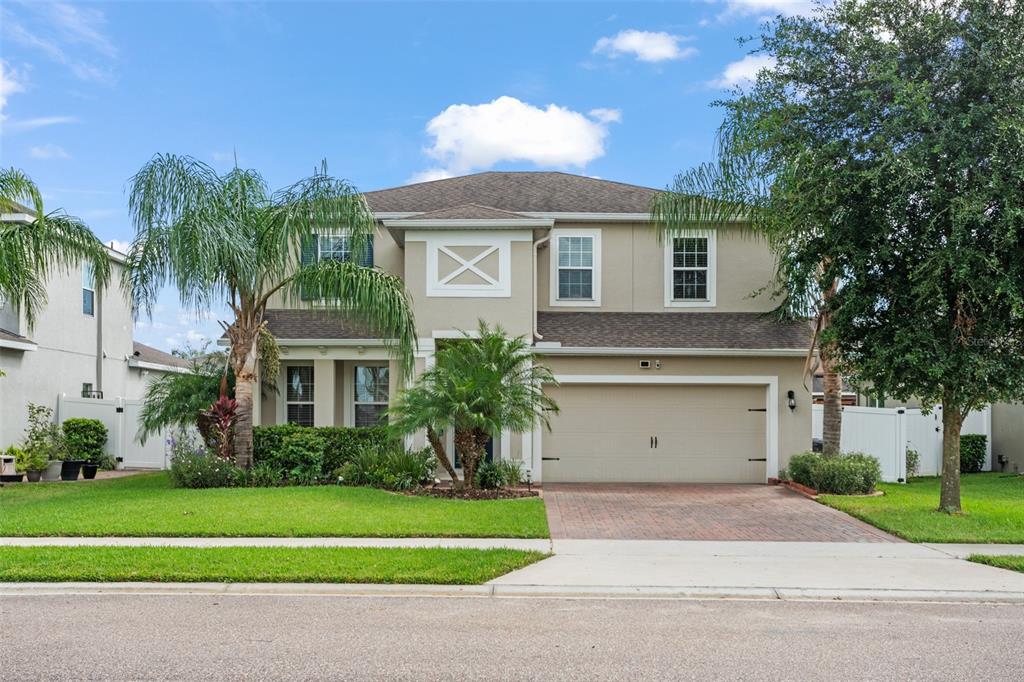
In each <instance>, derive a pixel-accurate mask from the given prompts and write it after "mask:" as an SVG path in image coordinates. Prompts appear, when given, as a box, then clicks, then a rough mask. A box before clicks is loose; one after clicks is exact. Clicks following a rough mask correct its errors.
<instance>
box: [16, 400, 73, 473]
mask: <svg viewBox="0 0 1024 682" xmlns="http://www.w3.org/2000/svg"><path fill="white" fill-rule="evenodd" d="M24 449H26V450H30V451H34V452H36V453H37V454H38V455H39V456H40V457H43V458H44V459H46V461H47V462H48V464H47V466H46V471H45V472H44V473H43V480H44V481H56V480H57V479H58V478H59V477H60V476H61V473H62V472H63V467H64V462H63V460H64V459H65V454H64V452H65V451H64V433H63V432H62V431H61V428H60V426H58V425H57V424H54V423H53V410H51V409H50V408H49V407H44V406H43V405H36V404H35V403H29V404H28V427H27V428H26V429H25V442H24ZM77 477H78V474H77V472H76V473H75V478H77Z"/></svg>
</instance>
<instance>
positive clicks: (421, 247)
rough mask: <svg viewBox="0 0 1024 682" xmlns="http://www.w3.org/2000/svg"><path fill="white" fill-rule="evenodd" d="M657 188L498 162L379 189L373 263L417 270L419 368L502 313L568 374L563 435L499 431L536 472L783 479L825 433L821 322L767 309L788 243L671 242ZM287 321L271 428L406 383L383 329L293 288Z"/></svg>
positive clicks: (340, 251)
mask: <svg viewBox="0 0 1024 682" xmlns="http://www.w3.org/2000/svg"><path fill="white" fill-rule="evenodd" d="M655 192H656V191H655V190H653V189H649V188H646V187H638V186H634V185H628V184H622V183H617V182H610V181H607V180H601V179H595V178H588V177H581V176H577V175H569V174H565V173H553V172H525V173H499V172H491V173H479V174H475V175H469V176H464V177H456V178H450V179H445V180H437V181H433V182H424V183H418V184H414V185H409V186H404V187H397V188H394V189H385V190H380V191H374V192H369V193H367V194H366V199H367V201H368V202H369V205H370V207H371V209H372V210H373V212H374V214H375V216H376V218H377V220H378V223H379V227H378V230H377V233H376V235H375V237H374V242H373V250H372V254H371V256H370V259H371V260H372V264H373V266H374V267H378V268H382V269H384V270H387V271H389V272H392V273H395V274H397V275H400V276H401V277H403V278H404V280H405V282H406V285H407V287H408V290H409V292H410V294H411V297H412V301H413V305H414V312H415V315H416V323H417V329H418V332H419V334H418V336H419V340H418V351H417V359H416V362H417V369H418V370H419V371H422V370H423V369H424V368H426V367H429V366H430V365H431V363H432V362H433V355H434V349H435V347H436V344H437V342H438V340H439V339H446V338H453V337H459V336H461V333H460V330H473V329H475V328H476V326H477V321H478V319H483V320H486V321H487V322H489V323H491V324H500V325H501V326H502V327H504V328H505V330H507V331H508V332H509V333H510V334H513V335H517V336H519V335H522V336H525V337H527V338H528V339H531V340H532V341H533V349H534V353H535V355H536V358H537V360H538V361H539V362H544V363H546V364H547V365H548V366H549V367H550V368H551V369H552V371H553V372H554V374H555V376H556V377H557V379H558V382H559V383H558V385H557V386H551V387H550V388H549V391H550V394H551V396H552V397H553V398H554V399H555V400H556V401H557V403H558V404H559V406H560V408H561V412H560V414H558V415H557V416H555V417H554V418H553V420H552V429H551V431H550V432H548V431H543V430H541V429H540V428H538V429H537V430H535V431H533V432H531V433H524V434H514V433H504V434H501V435H500V437H498V438H495V441H494V443H493V454H494V456H496V457H499V458H504V457H510V458H514V459H519V460H522V461H523V463H524V466H525V467H526V468H528V469H529V471H530V474H531V476H532V479H533V480H534V481H541V480H543V481H549V482H554V481H694V482H750V483H755V482H765V481H766V479H768V478H769V477H773V476H776V475H777V473H778V471H779V469H780V468H781V467H783V466H785V465H786V463H787V461H788V458H789V456H790V455H791V454H793V453H796V452H799V451H802V450H807V449H808V448H809V446H810V419H811V411H810V404H811V401H810V395H809V393H808V392H807V390H806V388H805V387H804V385H805V381H804V377H803V368H804V364H805V357H806V353H807V346H808V343H809V341H810V338H809V336H810V335H809V329H808V326H807V325H805V324H802V323H791V324H779V323H776V322H773V321H771V320H770V319H769V318H768V317H767V316H765V315H764V313H766V312H768V311H770V310H771V309H772V308H773V307H775V305H776V303H775V302H774V301H772V299H771V297H770V293H769V292H770V291H771V290H772V288H773V287H772V286H771V284H772V280H773V274H774V261H773V257H772V255H771V253H770V252H769V249H768V248H767V246H766V245H765V244H764V243H763V242H762V241H760V240H759V239H758V238H757V237H756V236H754V235H752V234H751V233H750V231H749V230H743V229H741V228H740V227H739V226H737V227H736V228H729V229H719V230H702V231H695V232H693V233H692V234H688V235H687V236H685V237H681V238H675V239H671V240H661V239H659V237H658V234H657V233H656V231H655V229H654V228H653V227H652V225H651V223H650V216H649V213H648V210H649V206H650V203H651V199H652V197H653V196H654V195H655ZM316 251H317V254H316V257H318V258H346V257H348V249H347V242H346V239H345V236H344V234H341V233H338V234H322V235H318V238H317V249H316ZM267 320H268V326H269V328H270V330H271V332H272V333H273V334H274V335H275V336H276V337H277V339H278V341H279V344H280V345H281V347H282V363H281V374H280V377H279V378H278V381H279V388H280V391H279V392H278V393H277V394H276V395H271V396H264V397H263V398H262V400H261V401H260V403H259V404H258V405H257V408H256V419H257V420H258V421H259V422H261V423H263V424H274V423H284V422H293V423H299V424H307V425H317V426H320V425H348V426H355V425H368V424H374V423H377V421H378V420H379V419H380V418H381V417H382V415H383V413H384V410H385V409H386V408H387V406H388V404H389V403H390V401H391V400H392V399H393V398H394V397H395V395H396V393H397V391H399V390H400V386H399V385H398V373H397V371H396V367H395V365H394V362H393V360H391V359H389V355H388V350H387V348H386V346H385V344H384V341H383V340H382V339H375V338H368V337H369V336H370V335H368V334H366V333H365V332H363V331H361V330H360V329H359V328H358V327H356V326H353V325H351V324H348V323H346V322H344V321H342V320H339V319H336V318H332V317H327V316H323V315H321V314H319V313H317V312H316V311H311V310H300V309H285V308H283V304H282V303H280V302H278V304H277V307H275V308H274V309H272V310H269V311H268V313H267ZM419 442H420V443H421V442H422V440H420V441H419Z"/></svg>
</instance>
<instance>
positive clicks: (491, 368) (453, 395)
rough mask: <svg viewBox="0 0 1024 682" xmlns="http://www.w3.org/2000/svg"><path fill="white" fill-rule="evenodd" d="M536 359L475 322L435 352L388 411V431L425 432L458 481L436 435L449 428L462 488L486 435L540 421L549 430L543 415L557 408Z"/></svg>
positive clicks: (517, 342)
mask: <svg viewBox="0 0 1024 682" xmlns="http://www.w3.org/2000/svg"><path fill="white" fill-rule="evenodd" d="M534 360H535V358H534V357H533V356H532V355H531V353H530V347H529V345H528V344H527V343H526V341H525V340H524V339H523V338H522V337H518V338H511V337H509V336H507V335H506V334H505V331H504V330H503V329H502V328H501V327H495V328H493V329H491V328H490V327H488V326H487V325H486V324H485V323H484V322H483V321H481V322H480V327H479V329H478V333H477V335H476V337H470V336H469V335H466V337H465V338H464V339H458V340H455V341H451V342H449V343H447V344H446V345H444V346H442V347H441V348H439V349H438V351H437V353H436V354H435V357H434V361H435V364H434V367H433V368H431V369H429V370H427V371H426V372H424V373H423V374H421V375H420V377H419V379H418V381H417V382H416V384H414V385H413V386H411V387H410V388H408V389H407V390H405V391H404V392H403V393H402V395H401V397H400V398H399V399H398V401H397V402H396V404H395V405H394V406H393V407H392V408H391V409H390V410H388V417H389V420H390V425H391V428H392V429H394V430H395V431H396V432H397V433H400V434H408V433H414V432H416V431H420V430H426V432H427V440H428V441H429V442H430V445H431V447H432V448H433V450H434V454H435V455H436V456H437V459H438V461H439V462H440V463H441V466H443V467H444V468H445V470H446V471H447V472H448V474H449V475H450V476H451V477H452V481H453V482H454V483H456V484H458V483H459V477H458V475H457V473H456V471H455V468H454V467H453V466H452V461H451V458H450V457H449V456H448V452H447V450H446V448H445V445H444V442H443V441H442V439H441V433H442V432H443V431H446V430H447V429H451V430H452V431H453V434H454V441H455V449H456V451H457V452H458V454H459V457H460V459H461V460H462V471H463V485H465V486H467V487H470V488H472V487H473V486H474V480H473V479H474V477H475V473H476V469H477V465H478V464H479V462H480V460H481V458H482V457H483V456H484V453H485V450H486V447H487V441H488V440H490V439H491V438H494V437H497V436H499V435H500V434H501V432H502V431H513V432H524V431H530V430H532V429H533V427H534V424H535V423H536V422H538V421H539V422H540V423H541V424H542V425H544V426H545V427H547V426H549V422H548V414H549V413H551V412H557V411H558V406H557V405H556V404H555V403H554V401H552V400H551V399H550V398H549V397H547V396H546V395H545V394H544V391H543V390H542V387H543V385H544V384H546V383H547V384H553V383H555V380H554V376H553V375H552V374H551V372H550V370H548V369H547V368H546V367H544V366H543V365H541V364H537V363H535V362H534Z"/></svg>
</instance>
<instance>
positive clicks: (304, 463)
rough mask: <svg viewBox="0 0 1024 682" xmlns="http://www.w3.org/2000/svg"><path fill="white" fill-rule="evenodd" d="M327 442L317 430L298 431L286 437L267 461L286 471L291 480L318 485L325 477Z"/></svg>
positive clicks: (296, 482) (302, 483)
mask: <svg viewBox="0 0 1024 682" xmlns="http://www.w3.org/2000/svg"><path fill="white" fill-rule="evenodd" d="M326 447H327V442H326V441H325V440H324V439H323V438H322V437H320V434H318V433H317V432H316V431H315V430H312V429H306V430H302V431H296V432H295V433H292V434H289V435H287V436H285V437H284V439H283V440H282V441H281V448H280V449H279V450H278V451H277V452H276V453H275V454H274V456H273V457H272V458H271V459H270V460H269V461H268V462H267V463H268V464H270V465H271V466H272V467H275V468H277V469H278V470H281V471H284V472H285V474H286V476H287V477H288V480H289V482H291V483H295V484H297V485H316V484H317V483H318V482H319V480H320V479H321V478H322V477H323V466H324V449H325V448H326Z"/></svg>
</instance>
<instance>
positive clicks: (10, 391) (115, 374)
mask: <svg viewBox="0 0 1024 682" xmlns="http://www.w3.org/2000/svg"><path fill="white" fill-rule="evenodd" d="M0 220H4V221H17V222H32V221H33V220H34V215H33V214H32V212H31V211H29V210H28V209H25V212H24V213H17V214H4V215H3V216H0ZM107 255H108V256H109V258H110V263H111V267H112V271H113V280H112V283H111V284H110V285H109V286H108V287H107V288H106V289H98V288H97V286H96V283H95V281H94V279H93V276H92V269H91V267H90V265H89V264H88V263H82V264H81V265H80V266H78V267H73V268H70V269H68V270H66V271H60V272H57V273H55V274H54V275H53V276H51V277H50V278H49V279H48V280H47V282H46V305H45V307H44V308H43V309H42V311H41V312H40V314H39V315H38V316H37V319H36V323H35V326H34V328H32V329H31V330H30V329H29V328H28V324H27V321H26V319H25V316H24V314H23V313H22V312H21V311H20V310H19V309H18V306H17V305H16V303H15V302H14V301H7V300H2V298H0V370H2V371H3V373H4V374H5V375H6V376H2V377H0V448H5V447H7V446H8V445H12V444H14V443H17V442H19V441H20V440H21V439H22V437H23V436H24V429H25V426H26V425H27V416H28V410H27V406H28V404H29V403H35V404H38V405H44V406H46V407H49V408H51V409H53V410H54V411H55V413H56V412H57V411H58V410H57V408H58V399H59V397H60V396H71V397H76V398H78V397H85V398H89V399H94V400H97V401H101V400H103V399H104V398H107V399H110V398H126V399H140V398H142V397H143V395H144V394H145V388H146V384H147V382H148V381H149V377H150V376H152V374H151V373H160V372H184V371H188V369H187V368H188V363H187V362H185V361H184V360H182V359H181V358H177V357H175V356H173V355H171V354H170V353H165V352H163V351H161V350H158V349H156V348H152V347H150V346H147V345H145V344H142V343H139V342H137V341H134V340H133V339H132V332H133V330H134V323H135V321H134V318H133V314H132V306H131V303H130V301H129V300H128V299H127V298H126V297H125V295H124V293H123V291H122V290H121V287H120V277H121V274H122V272H123V271H124V263H125V257H124V255H123V254H121V253H119V252H117V251H115V250H113V249H108V250H107ZM97 404H99V403H97ZM57 416H58V418H59V419H63V418H64V417H66V416H67V415H59V414H58V415H57ZM72 416H83V415H80V414H74V415H72ZM118 454H119V455H120V454H122V453H120V452H119V451H118Z"/></svg>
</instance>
